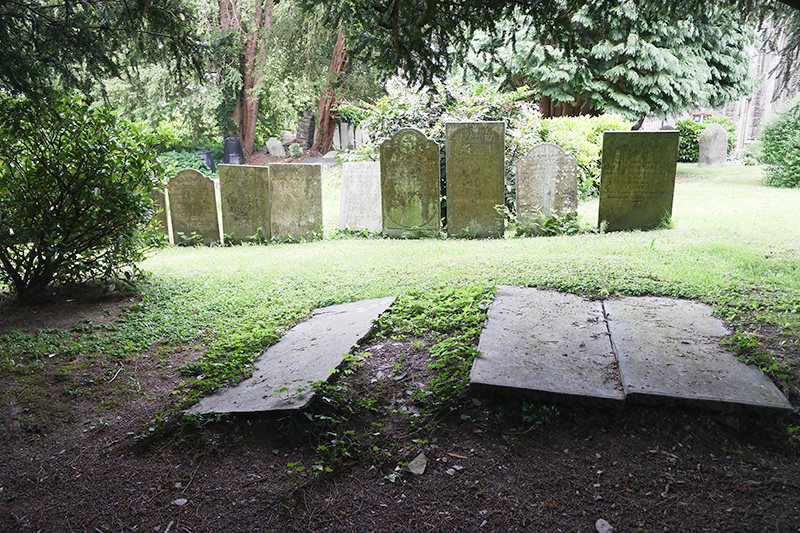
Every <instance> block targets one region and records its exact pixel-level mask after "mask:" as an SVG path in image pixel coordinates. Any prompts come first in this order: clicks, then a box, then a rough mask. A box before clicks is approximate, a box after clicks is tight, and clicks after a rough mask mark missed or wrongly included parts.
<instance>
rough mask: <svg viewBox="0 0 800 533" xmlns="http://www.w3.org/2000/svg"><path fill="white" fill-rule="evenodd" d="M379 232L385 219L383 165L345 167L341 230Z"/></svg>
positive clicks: (340, 218) (341, 202)
mask: <svg viewBox="0 0 800 533" xmlns="http://www.w3.org/2000/svg"><path fill="white" fill-rule="evenodd" d="M345 228H350V229H367V230H369V231H374V232H379V231H381V229H382V228H383V220H382V218H381V164H380V163H378V162H377V161H360V162H348V163H344V164H342V194H341V201H340V203H339V229H345Z"/></svg>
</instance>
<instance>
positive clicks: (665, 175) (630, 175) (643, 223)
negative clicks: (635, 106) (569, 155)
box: [597, 131, 680, 231]
mask: <svg viewBox="0 0 800 533" xmlns="http://www.w3.org/2000/svg"><path fill="white" fill-rule="evenodd" d="M679 139H680V134H679V133H678V132H677V131H646V132H641V131H606V132H604V133H603V162H602V168H601V178H600V207H599V216H598V219H597V220H598V223H599V224H600V225H601V226H602V225H603V224H604V223H605V225H606V228H605V229H606V230H607V231H625V230H634V229H642V230H647V229H653V228H656V227H658V226H659V225H660V224H662V223H663V221H664V220H665V219H667V218H669V217H671V216H672V198H673V194H674V191H675V168H676V166H677V162H678V141H679Z"/></svg>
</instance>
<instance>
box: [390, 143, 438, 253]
mask: <svg viewBox="0 0 800 533" xmlns="http://www.w3.org/2000/svg"><path fill="white" fill-rule="evenodd" d="M380 179H381V185H380V186H381V206H382V208H381V209H382V213H383V217H382V218H383V232H384V233H385V234H386V235H389V236H390V237H404V236H414V237H418V236H424V235H429V236H434V235H436V234H438V233H439V230H440V228H441V218H442V215H441V207H440V205H441V202H440V200H439V196H440V194H441V193H440V186H439V145H438V144H436V142H435V141H433V140H431V139H428V138H427V137H426V136H425V134H424V133H422V132H421V131H419V130H417V129H414V128H404V129H401V130H399V131H398V132H396V133H395V134H394V135H392V137H391V139H388V140H386V141H384V142H383V144H381V162H380Z"/></svg>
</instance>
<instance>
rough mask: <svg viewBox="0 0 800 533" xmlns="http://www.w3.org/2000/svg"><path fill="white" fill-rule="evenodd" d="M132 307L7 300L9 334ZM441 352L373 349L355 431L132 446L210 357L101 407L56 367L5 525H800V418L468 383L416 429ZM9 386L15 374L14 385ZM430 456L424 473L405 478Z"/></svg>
mask: <svg viewBox="0 0 800 533" xmlns="http://www.w3.org/2000/svg"><path fill="white" fill-rule="evenodd" d="M132 301H133V297H131V296H129V295H124V294H123V295H121V294H115V293H112V294H110V295H105V296H104V295H101V294H98V295H94V297H91V298H86V299H81V298H76V297H72V298H70V297H69V296H68V295H67V296H64V297H62V298H60V299H58V298H56V299H54V300H53V301H51V302H49V303H47V304H44V305H41V306H36V307H33V308H29V309H25V310H19V309H9V308H6V309H3V310H2V316H0V331H4V330H9V329H32V328H50V327H52V328H70V327H71V324H73V323H75V322H77V321H79V320H82V319H86V318H89V319H92V320H94V321H102V320H106V321H110V320H113V319H114V317H115V316H117V314H118V313H119V311H120V309H122V308H123V307H124V306H125V305H128V304H130V303H131V302H132ZM427 342H428V341H427V339H425V338H417V339H406V340H404V341H402V342H400V341H393V340H387V339H381V340H377V341H375V342H373V343H372V344H371V345H369V346H364V347H363V348H362V350H363V351H365V352H369V353H371V354H372V355H371V356H369V357H367V358H365V359H364V360H363V364H362V366H359V367H357V369H356V371H355V372H354V373H353V374H352V375H347V376H343V377H342V379H341V381H340V384H341V385H342V387H341V390H342V391H344V392H343V394H348V395H350V396H351V397H352V398H354V399H355V400H354V401H356V402H361V403H360V404H359V405H362V406H363V405H366V404H369V405H371V406H373V407H374V411H369V410H365V409H361V410H355V412H356V414H354V415H351V416H350V418H349V421H348V422H346V427H345V426H343V427H337V426H336V422H335V420H336V419H337V417H341V416H343V415H342V413H341V412H331V411H330V410H329V409H327V408H326V402H325V400H324V398H323V399H321V400H319V401H318V402H316V404H315V406H314V409H312V410H311V411H310V412H309V413H308V416H305V415H303V414H296V415H272V416H263V415H251V416H245V417H238V418H236V419H234V420H222V421H219V422H215V423H211V424H207V425H205V426H202V427H184V428H183V429H181V430H180V431H176V432H175V433H173V434H171V435H169V436H167V437H164V438H160V439H156V440H154V441H152V442H147V443H142V442H140V441H137V440H136V439H135V438H134V435H135V434H137V433H139V432H140V431H141V430H142V429H143V427H145V426H146V425H147V423H148V421H149V420H150V419H151V418H152V417H153V416H154V414H155V413H156V411H158V410H159V409H161V408H163V407H164V406H165V405H166V404H167V403H168V401H169V396H170V392H171V391H172V390H174V388H175V387H176V385H177V384H178V382H179V381H180V379H181V378H180V376H179V375H178V372H177V368H178V366H179V365H180V364H181V363H182V362H184V361H186V360H189V359H191V358H192V357H195V356H196V355H197V354H196V352H192V351H190V350H188V349H187V351H185V352H180V353H175V354H170V355H169V359H168V364H167V365H166V366H156V365H155V363H148V360H147V357H143V358H141V360H139V361H137V362H135V364H134V363H133V362H128V363H126V364H127V365H128V366H129V367H131V368H130V371H131V372H132V373H133V375H135V376H136V379H131V380H130V382H131V383H130V386H129V388H130V389H131V390H130V391H129V394H127V395H125V396H124V398H125V401H120V402H119V403H118V405H115V406H112V407H109V406H106V407H105V408H104V411H103V412H102V413H99V405H98V402H97V400H96V399H95V398H94V397H93V396H92V395H81V396H78V397H75V398H73V397H71V396H69V395H65V393H64V392H65V383H64V381H63V379H59V377H58V376H57V375H52V376H49V375H48V376H47V383H48V387H49V394H50V398H51V400H50V401H52V402H57V403H59V404H62V405H61V407H63V410H62V411H60V412H62V413H63V416H61V417H58V418H51V419H48V420H47V421H46V422H41V421H40V422H39V423H37V424H31V423H30V422H29V421H30V414H31V413H29V412H26V411H25V410H24V409H23V408H21V407H20V406H19V404H18V403H17V402H15V400H14V398H13V397H9V395H6V398H5V401H4V402H3V405H2V409H0V531H25V532H27V531H45V532H72V531H88V532H112V531H114V532H117V531H120V532H121V531H126V532H127V531H147V532H160V533H170V532H176V533H177V532H190V533H192V532H216V531H226V532H239V531H242V532H245V531H246V532H252V531H315V532H316V531H398V532H400V531H403V532H405V531H535V532H540V531H546V532H558V531H564V532H567V531H575V532H592V531H595V530H596V524H597V521H598V520H599V519H603V520H605V521H607V522H608V523H609V524H610V525H611V526H613V527H614V529H615V531H617V532H629V531H642V532H655V531H659V532H660V531H670V532H677V531H687V532H689V531H691V532H702V531H736V532H751V531H752V532H756V531H758V532H761V531H776V532H784V531H800V460H799V456H798V453H797V451H798V449H797V447H796V445H794V444H792V442H791V441H790V439H789V437H788V436H787V433H786V427H787V426H788V425H798V417H797V415H793V416H764V415H751V414H741V413H738V414H737V413H715V412H709V411H701V410H696V409H687V408H680V407H646V406H627V407H625V408H624V409H615V410H609V409H607V408H601V407H596V406H591V405H586V406H577V405H572V406H570V405H552V404H546V403H545V404H543V403H541V402H537V401H534V400H530V399H529V400H525V399H520V398H503V397H497V396H492V395H488V394H485V393H482V392H480V391H471V393H470V394H469V396H468V397H467V398H465V399H464V402H463V404H462V405H460V406H458V407H456V408H454V409H452V410H445V414H443V415H442V417H441V419H440V420H438V421H437V424H435V425H434V426H426V425H422V424H415V423H414V422H415V421H416V420H417V418H418V417H416V416H415V414H416V410H417V408H416V406H415V405H414V402H413V400H412V399H411V395H412V394H413V393H414V392H416V391H417V390H419V388H420V387H421V384H422V383H424V382H425V381H426V380H427V379H429V377H430V375H429V373H430V369H428V367H427V350H426V347H427ZM134 366H135V368H133V367H134ZM126 368H127V367H126ZM93 371H96V369H91V368H90V369H86V370H85V372H86V373H88V374H91V373H92V372H93ZM44 372H46V369H45V370H44ZM126 372H127V371H126ZM0 376H5V374H0ZM115 383H118V382H115ZM12 386H14V383H13V382H11V380H10V378H8V377H3V378H0V387H1V388H0V390H10V389H11V387H12ZM0 398H2V396H0ZM309 418H311V419H314V420H315V421H316V425H314V424H312V423H311V422H310V421H309ZM320 427H325V428H329V429H328V430H325V431H320V430H319V428H320ZM420 453H424V454H425V456H426V458H427V466H426V468H425V470H424V473H422V474H421V475H415V474H412V473H409V472H406V470H405V464H406V463H408V462H410V461H412V460H413V459H415V458H416V457H418V456H419V454H420ZM326 468H330V469H331V470H332V472H326V471H325V470H326Z"/></svg>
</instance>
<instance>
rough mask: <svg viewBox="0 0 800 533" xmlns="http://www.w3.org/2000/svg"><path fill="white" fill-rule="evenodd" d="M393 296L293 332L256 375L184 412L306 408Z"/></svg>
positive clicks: (328, 311) (326, 312)
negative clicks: (320, 385)
mask: <svg viewBox="0 0 800 533" xmlns="http://www.w3.org/2000/svg"><path fill="white" fill-rule="evenodd" d="M394 299H395V298H394V296H390V297H386V298H375V299H372V300H363V301H360V302H351V303H345V304H338V305H332V306H329V307H324V308H321V309H316V310H314V313H313V314H312V316H311V318H309V319H308V320H305V321H304V322H301V323H300V324H298V325H296V326H295V327H293V328H292V329H291V330H289V331H288V332H287V333H286V334H285V335H284V336H283V337H281V339H280V340H279V341H278V342H277V343H276V344H274V345H272V346H270V347H269V348H267V349H266V350H265V351H264V352H263V353H262V354H261V355H260V356H259V357H258V358H257V359H256V360H255V366H256V369H255V371H254V372H253V376H252V377H250V378H248V379H246V380H244V381H243V382H241V383H239V384H238V385H236V386H233V387H229V388H227V389H223V390H221V391H218V392H217V393H215V394H213V395H211V396H206V397H205V398H203V399H202V400H200V402H199V403H197V404H195V405H194V406H192V407H191V408H190V409H188V410H187V411H186V412H187V413H188V414H208V413H254V412H264V411H286V410H295V409H303V408H304V407H306V406H307V405H308V404H309V403H311V400H312V399H313V398H314V393H315V390H314V387H313V386H312V384H314V383H317V382H321V381H325V380H327V379H328V377H330V375H331V372H333V370H334V369H336V368H338V367H339V366H340V365H341V364H342V363H343V362H344V357H343V356H344V355H345V354H347V353H349V352H350V351H351V350H352V349H353V346H355V345H356V344H357V343H358V342H359V341H361V340H362V339H364V338H365V337H366V336H367V335H368V334H369V332H370V330H371V329H372V326H373V322H374V321H375V320H376V319H377V318H378V316H380V314H381V313H383V312H384V311H386V309H388V308H389V306H390V305H391V304H392V302H394Z"/></svg>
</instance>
